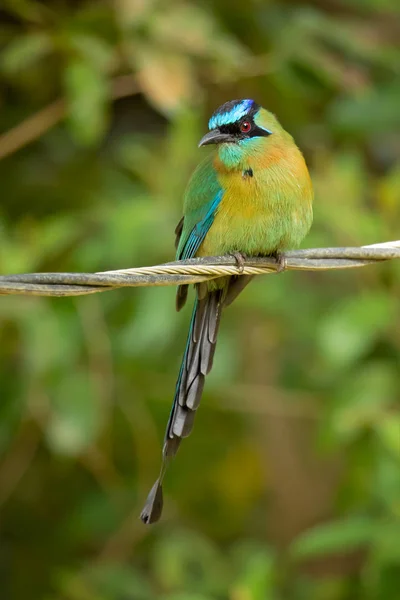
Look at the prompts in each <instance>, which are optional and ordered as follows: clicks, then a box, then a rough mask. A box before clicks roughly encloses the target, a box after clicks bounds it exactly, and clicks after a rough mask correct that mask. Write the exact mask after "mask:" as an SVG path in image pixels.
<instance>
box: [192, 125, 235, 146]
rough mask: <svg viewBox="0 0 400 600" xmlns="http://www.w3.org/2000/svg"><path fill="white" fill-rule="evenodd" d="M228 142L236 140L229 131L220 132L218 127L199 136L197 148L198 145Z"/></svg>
mask: <svg viewBox="0 0 400 600" xmlns="http://www.w3.org/2000/svg"><path fill="white" fill-rule="evenodd" d="M229 142H230V143H235V142H236V140H235V138H234V136H233V135H231V134H229V133H222V132H221V131H220V130H219V129H212V130H211V131H209V132H208V133H206V135H205V136H203V137H202V138H201V140H200V142H199V148H200V146H207V145H208V144H226V143H229Z"/></svg>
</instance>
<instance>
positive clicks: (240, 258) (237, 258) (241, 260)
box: [232, 252, 247, 274]
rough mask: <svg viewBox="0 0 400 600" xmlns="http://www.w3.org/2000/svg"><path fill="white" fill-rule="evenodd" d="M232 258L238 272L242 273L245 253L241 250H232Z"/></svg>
mask: <svg viewBox="0 0 400 600" xmlns="http://www.w3.org/2000/svg"><path fill="white" fill-rule="evenodd" d="M232 256H233V258H234V259H235V261H236V266H237V268H238V271H239V273H240V274H241V273H243V271H244V265H245V260H246V258H247V257H246V255H245V254H243V252H234V253H233V254H232Z"/></svg>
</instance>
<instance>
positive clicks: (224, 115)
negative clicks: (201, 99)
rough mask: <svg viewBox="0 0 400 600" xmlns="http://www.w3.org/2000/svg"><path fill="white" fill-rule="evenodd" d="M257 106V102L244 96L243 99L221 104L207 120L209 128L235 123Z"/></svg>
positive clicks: (253, 110)
mask: <svg viewBox="0 0 400 600" xmlns="http://www.w3.org/2000/svg"><path fill="white" fill-rule="evenodd" d="M258 108H259V106H258V104H256V103H255V102H254V100H251V99H250V98H246V99H244V100H230V101H229V102H225V104H222V106H220V107H219V108H217V110H216V111H215V112H214V114H213V115H212V117H211V119H210V120H209V122H208V128H209V129H216V128H217V127H221V125H230V124H231V123H236V122H237V121H239V120H240V119H241V118H242V117H244V116H245V115H247V113H249V112H250V111H252V112H255V111H256V110H257V109H258Z"/></svg>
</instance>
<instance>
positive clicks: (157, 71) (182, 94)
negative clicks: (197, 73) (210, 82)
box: [135, 46, 199, 116]
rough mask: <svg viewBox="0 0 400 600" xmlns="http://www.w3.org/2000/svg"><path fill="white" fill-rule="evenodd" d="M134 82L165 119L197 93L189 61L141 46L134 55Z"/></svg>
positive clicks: (183, 57)
mask: <svg viewBox="0 0 400 600" xmlns="http://www.w3.org/2000/svg"><path fill="white" fill-rule="evenodd" d="M135 62H136V64H137V66H138V71H137V79H138V82H139V85H140V87H141V89H142V90H143V92H144V94H146V96H147V97H148V99H149V101H150V102H151V103H152V104H153V105H154V106H155V107H156V108H158V109H159V110H160V111H161V112H163V113H164V114H165V115H167V116H171V115H173V114H174V113H175V112H177V111H178V110H180V109H182V108H183V107H184V106H185V105H187V104H188V103H189V102H190V100H192V99H193V98H194V97H195V96H196V94H198V93H199V90H198V88H197V84H196V82H195V80H194V76H193V71H192V66H191V63H190V60H189V59H188V58H187V57H185V56H183V55H179V54H173V53H171V52H165V51H161V50H155V49H154V48H152V47H149V46H142V47H140V48H137V49H136V51H135Z"/></svg>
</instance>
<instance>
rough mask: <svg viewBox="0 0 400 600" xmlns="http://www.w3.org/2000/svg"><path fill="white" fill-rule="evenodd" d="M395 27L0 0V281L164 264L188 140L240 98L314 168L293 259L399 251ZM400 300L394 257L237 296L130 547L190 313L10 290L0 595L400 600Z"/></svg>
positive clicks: (339, 14)
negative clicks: (380, 247)
mask: <svg viewBox="0 0 400 600" xmlns="http://www.w3.org/2000/svg"><path fill="white" fill-rule="evenodd" d="M397 11H398V9H397V6H396V3H395V2H394V0H386V1H385V2H382V0H379V1H378V0H368V2H365V1H361V0H357V1H356V0H353V1H352V2H347V3H339V2H329V3H328V2H325V1H324V0H319V1H317V2H312V3H310V4H307V3H304V2H303V3H302V2H296V1H292V2H281V1H279V0H270V2H260V1H257V0H250V2H247V3H243V2H242V3H240V2H238V1H237V0H233V1H230V2H223V1H222V0H217V1H216V2H213V3H210V2H195V0H169V1H168V2H158V1H157V0H147V1H142V2H136V1H134V0H119V1H118V2H111V0H104V1H102V2H91V1H90V0H82V1H72V0H70V1H68V0H65V1H61V0H54V1H53V2H44V1H40V0H3V3H2V6H1V8H0V17H1V19H0V105H1V111H0V130H1V132H2V133H1V134H0V178H1V188H2V203H1V207H0V265H1V271H2V272H3V273H16V272H34V271H50V272H51V271H83V272H94V271H100V270H107V269H116V268H123V267H130V266H135V265H146V264H157V263H161V262H165V261H168V260H171V259H172V258H173V256H174V249H173V238H174V236H173V230H174V227H175V225H176V223H177V222H178V220H179V218H180V214H181V203H182V194H183V191H184V188H185V185H186V183H187V180H188V177H189V175H190V172H191V171H192V169H193V167H194V166H195V165H196V163H197V162H198V161H199V160H200V157H201V155H202V151H199V150H198V149H197V142H198V140H199V139H200V137H201V135H203V133H204V130H205V127H206V122H207V118H208V116H209V114H210V112H211V111H212V110H213V109H214V108H216V107H217V106H218V105H219V104H220V103H221V102H224V101H226V100H228V99H231V98H235V97H254V98H256V99H257V100H258V101H259V102H260V103H261V104H263V105H264V106H266V107H268V108H269V109H270V110H272V111H273V112H275V113H276V114H277V115H278V117H279V119H280V120H281V121H282V123H283V125H284V126H285V127H286V128H287V129H288V130H289V131H291V132H292V133H293V135H294V136H295V138H296V140H297V141H298V143H299V145H300V146H301V148H302V150H303V151H304V154H305V155H306V158H307V162H308V164H309V165H310V169H311V172H312V177H313V182H314V186H315V192H316V200H315V220H314V226H313V229H312V231H311V233H310V235H309V236H308V238H307V240H306V242H305V245H306V246H330V245H339V246H344V245H356V246H358V245H362V244H368V243H374V242H380V241H387V240H391V239H398V238H399V223H400V160H399V156H400V147H399V140H398V129H399V114H400V113H399V106H400V85H399V65H400V50H399V45H398V39H399V35H400V33H399V29H398V20H396V18H397V15H396V13H397ZM31 117H33V118H31ZM399 293H400V267H399V264H397V263H394V262H393V263H390V264H382V265H375V266H371V267H366V268H365V269H360V270H348V271H342V272H327V273H324V274H322V273H318V274H311V273H298V274H295V273H291V274H285V275H283V276H279V277H265V278H264V279H262V278H260V279H259V280H257V281H255V282H253V283H252V285H251V286H249V288H248V289H247V290H246V292H245V293H243V295H242V296H241V297H240V298H239V299H238V301H237V302H236V303H235V304H234V305H233V306H232V307H231V308H230V309H229V310H227V312H226V314H225V315H224V318H223V323H222V327H221V334H220V340H219V344H218V351H217V356H216V361H215V367H214V370H213V373H212V374H211V376H210V378H209V379H208V381H207V386H206V392H205V395H204V401H203V403H202V407H201V409H200V411H199V414H198V417H197V419H196V427H195V431H194V433H193V436H191V438H190V439H189V440H187V441H186V442H185V443H184V444H182V449H181V451H180V452H179V455H178V457H177V459H176V461H174V463H173V465H172V466H171V469H170V471H169V473H168V477H167V480H166V486H165V505H166V508H165V515H164V518H163V521H162V522H161V523H160V524H159V525H158V526H156V527H153V528H147V529H146V528H144V527H143V525H142V524H141V522H140V520H139V519H138V515H139V513H140V509H141V506H142V504H143V501H144V499H145V496H146V493H147V490H148V487H149V485H151V483H152V481H153V479H154V476H155V475H156V473H157V471H158V468H159V464H160V450H161V443H162V436H163V430H164V427H165V423H166V420H167V416H168V411H169V407H170V403H171V401H172V395H173V389H174V385H175V379H176V375H177V369H178V367H179V361H180V356H181V353H182V349H183V347H184V341H185V335H186V328H187V325H188V319H189V314H190V307H188V309H187V310H186V311H184V314H179V315H177V314H176V313H175V312H174V290H173V289H170V288H159V289H158V288H154V287H153V288H149V289H144V288H143V289H141V288H137V289H135V290H120V291H114V292H109V293H104V294H99V295H96V296H89V297H81V298H76V299H51V300H49V299H45V298H24V297H17V296H2V297H1V299H0V322H1V327H0V395H1V403H0V452H1V456H0V505H1V509H2V519H1V525H0V527H1V529H0V532H1V533H0V535H1V553H0V567H1V573H2V583H1V591H2V597H3V596H4V598H12V600H31V599H32V600H36V599H38V600H39V599H40V600H42V599H46V600H56V599H57V600H59V599H61V598H62V599H63V600H122V599H129V600H130V599H132V600H153V599H156V598H157V599H161V600H225V599H229V600H281V599H283V598H285V599H288V600H289V599H290V600H357V599H361V598H362V600H378V599H379V600H380V599H382V598H384V599H385V600H397V598H398V590H399V589H400V552H399V548H400V545H399V539H400V529H399V523H400V416H399V415H400V413H399V389H400V375H399V373H400V369H399V366H400V359H399V356H400V339H399V331H400V313H399V310H398V297H399Z"/></svg>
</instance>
